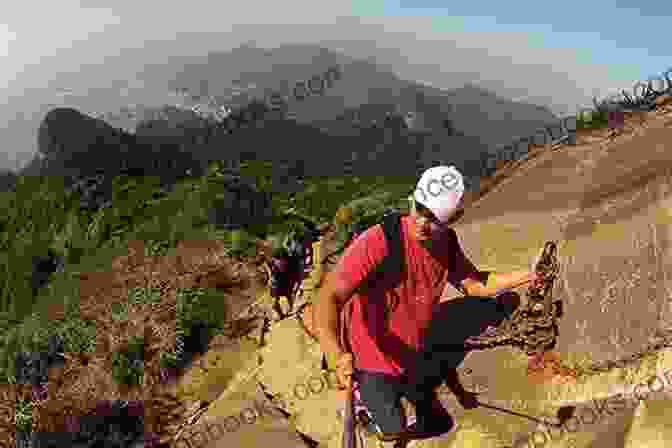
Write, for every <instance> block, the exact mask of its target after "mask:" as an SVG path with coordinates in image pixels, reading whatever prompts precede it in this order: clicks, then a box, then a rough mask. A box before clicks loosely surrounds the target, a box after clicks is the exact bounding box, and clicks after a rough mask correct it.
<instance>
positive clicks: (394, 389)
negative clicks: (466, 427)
mask: <svg viewBox="0 0 672 448" xmlns="http://www.w3.org/2000/svg"><path fill="white" fill-rule="evenodd" d="M356 378H357V382H358V383H359V391H360V394H361V397H362V401H364V403H365V405H366V407H367V409H368V410H369V412H370V413H371V417H372V419H373V424H374V427H375V428H376V430H377V432H378V435H379V436H382V437H383V438H396V437H398V436H400V435H401V434H403V433H405V432H406V428H407V426H408V425H407V421H406V415H405V414H404V409H403V406H402V405H401V401H400V399H401V397H402V396H403V397H405V398H406V399H407V400H409V401H410V402H411V403H413V406H414V407H415V409H416V413H417V423H416V427H415V430H416V431H418V432H421V433H425V434H427V435H428V436H431V435H440V434H444V433H446V432H449V431H450V430H451V429H452V428H453V425H454V421H453V418H452V417H451V415H450V414H449V413H448V412H446V410H445V409H444V408H443V406H442V405H441V403H440V402H439V400H438V399H436V398H435V396H434V394H433V393H432V390H431V389H429V390H421V389H418V388H416V387H415V386H414V385H413V384H411V382H409V381H407V380H406V379H404V377H395V376H391V375H387V374H384V373H378V372H367V371H363V370H357V372H356Z"/></svg>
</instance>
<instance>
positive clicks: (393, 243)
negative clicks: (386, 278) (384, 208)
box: [381, 212, 405, 273]
mask: <svg viewBox="0 0 672 448" xmlns="http://www.w3.org/2000/svg"><path fill="white" fill-rule="evenodd" d="M382 227H383V233H384V234H385V241H387V256H386V257H385V258H384V259H383V261H382V263H381V269H382V271H383V272H399V273H401V272H403V271H404V267H405V266H404V247H403V243H402V240H401V214H400V213H399V212H394V213H390V214H388V215H385V217H384V218H383V222H382Z"/></svg>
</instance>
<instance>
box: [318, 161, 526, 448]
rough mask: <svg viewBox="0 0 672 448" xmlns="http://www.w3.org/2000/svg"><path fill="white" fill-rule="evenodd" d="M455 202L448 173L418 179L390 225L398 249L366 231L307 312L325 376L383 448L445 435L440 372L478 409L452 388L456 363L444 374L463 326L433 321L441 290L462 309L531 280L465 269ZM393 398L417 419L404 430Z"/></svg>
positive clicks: (447, 422) (448, 420)
mask: <svg viewBox="0 0 672 448" xmlns="http://www.w3.org/2000/svg"><path fill="white" fill-rule="evenodd" d="M463 193H464V182H463V177H462V175H461V173H460V172H459V171H458V170H457V169H456V168H455V167H453V166H450V167H447V166H436V167H432V168H430V169H428V170H426V171H425V172H424V173H423V175H422V176H421V177H420V180H419V181H418V184H417V187H416V189H415V191H414V194H413V195H412V196H411V198H409V199H410V201H411V213H410V215H409V216H401V215H400V216H399V217H397V218H395V219H396V221H395V222H396V230H395V232H396V233H397V234H398V235H399V237H398V238H397V240H400V242H398V243H397V244H398V245H395V246H393V244H395V243H394V242H393V241H388V239H389V238H390V237H389V235H390V233H392V232H391V231H390V230H389V229H390V227H389V226H388V225H387V224H383V225H374V226H372V227H370V228H369V229H367V230H366V231H364V233H362V234H361V235H359V237H357V238H356V240H355V241H354V242H353V243H352V244H351V245H350V246H349V247H348V248H347V249H346V250H345V252H344V254H343V256H342V258H341V259H340V261H339V263H338V265H337V266H336V268H335V270H333V271H331V272H329V273H328V274H327V278H326V281H325V284H324V286H323V287H322V288H321V289H320V291H319V297H318V300H317V301H316V303H315V310H314V311H315V314H314V317H315V325H316V328H317V333H318V334H319V340H320V345H321V347H322V350H323V352H324V353H325V354H326V360H330V361H331V362H332V364H333V365H331V366H329V367H330V368H334V367H335V369H336V374H337V378H338V382H339V384H340V385H341V386H342V387H347V388H352V387H353V386H355V387H356V388H355V389H353V392H354V391H357V392H358V394H359V396H360V397H361V400H362V402H363V403H364V404H365V406H366V408H367V409H368V411H369V414H370V416H371V417H372V421H373V423H374V428H375V429H376V433H377V436H378V438H379V439H380V440H383V441H392V440H400V439H401V440H407V439H410V438H424V437H432V436H438V435H440V434H443V433H446V432H448V431H450V430H451V429H452V428H453V426H454V423H453V420H452V417H451V416H450V415H449V414H448V413H447V412H446V411H445V409H444V408H443V406H442V405H441V403H440V402H439V400H438V398H437V397H436V394H435V390H434V388H435V387H436V386H437V385H438V384H436V377H437V371H438V370H440V371H441V373H440V374H441V375H443V374H444V373H445V375H447V377H445V381H446V384H447V385H448V386H449V387H450V389H451V390H452V391H453V393H454V394H455V395H456V396H457V398H458V401H459V402H460V404H461V405H462V406H463V407H465V408H468V409H471V408H474V407H476V406H478V402H477V401H476V396H475V394H473V393H471V392H468V391H466V390H465V389H464V388H463V387H462V386H461V385H460V383H459V381H458V376H457V370H456V368H457V367H458V365H459V362H461V361H459V360H458V363H457V364H458V365H452V363H453V360H454V359H455V358H456V355H455V353H453V352H452V350H455V352H456V353H457V354H458V355H459V354H460V353H459V352H460V350H459V348H460V347H463V341H462V340H459V339H460V337H461V335H460V332H461V325H460V324H461V322H459V319H461V318H463V317H453V319H458V321H452V320H451V316H450V315H449V316H447V317H443V318H439V314H437V315H434V314H433V313H434V311H435V310H437V309H438V308H435V306H438V304H439V303H440V302H444V301H446V300H447V298H445V297H443V296H444V294H445V292H444V289H445V287H446V285H447V283H450V284H452V285H453V286H455V287H456V288H457V289H458V290H460V291H461V292H462V293H463V294H465V295H466V296H467V297H466V298H465V299H467V300H468V299H469V298H474V299H477V298H480V299H479V300H484V299H483V298H489V297H492V296H495V295H496V294H497V293H498V292H500V291H501V290H505V289H512V288H516V287H519V286H522V285H525V284H527V283H529V282H531V281H533V280H534V279H535V274H534V273H533V272H530V271H519V272H509V273H492V272H490V273H487V272H480V271H478V270H477V269H476V267H475V266H474V265H473V264H472V263H471V261H469V259H468V258H467V257H466V256H465V254H464V252H463V251H462V248H461V246H460V243H459V240H458V238H457V235H456V233H455V231H454V230H453V229H452V228H451V227H450V226H451V225H452V224H454V223H455V222H456V220H457V219H459V216H461V215H462V213H463V210H462V204H461V202H462V195H463ZM388 222H390V221H388ZM388 244H389V245H388ZM390 250H392V252H393V254H396V256H397V257H398V258H400V259H401V262H400V266H399V270H400V271H402V272H395V271H394V270H392V269H386V268H387V267H389V266H392V265H391V264H383V262H384V261H385V260H387V259H390V258H389V255H390ZM399 252H400V254H399ZM380 266H383V268H382V269H379V267H380ZM376 271H377V272H376ZM383 271H385V272H383ZM404 271H405V272H404ZM484 274H485V275H484ZM485 300H488V299H485ZM346 305H347V306H346ZM344 309H345V310H346V311H345V312H341V311H342V310H344ZM433 317H435V319H432V318H433ZM427 335H431V338H429V337H428V336H427ZM430 339H431V340H430ZM436 347H441V348H442V350H443V351H441V350H436ZM445 347H451V348H450V349H446V348H445ZM425 350H426V351H425ZM457 358H458V359H459V357H457ZM462 359H463V358H462ZM446 363H448V364H451V365H450V366H446ZM446 371H447V372H446ZM353 379H354V382H353ZM401 396H405V397H406V398H407V399H409V400H410V401H411V402H412V403H413V404H414V407H415V409H416V421H415V423H413V424H412V425H407V424H406V417H405V415H404V412H403V408H402V406H401V403H400V401H399V398H400V397H401Z"/></svg>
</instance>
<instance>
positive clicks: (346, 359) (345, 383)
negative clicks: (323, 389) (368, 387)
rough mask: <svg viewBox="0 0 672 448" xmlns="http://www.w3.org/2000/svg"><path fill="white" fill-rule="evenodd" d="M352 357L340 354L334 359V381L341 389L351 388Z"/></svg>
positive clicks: (350, 354)
mask: <svg viewBox="0 0 672 448" xmlns="http://www.w3.org/2000/svg"><path fill="white" fill-rule="evenodd" d="M352 371H353V356H352V353H341V354H339V355H338V358H337V359H336V380H337V381H338V386H339V387H340V388H341V389H346V388H347V389H350V388H351V387H352Z"/></svg>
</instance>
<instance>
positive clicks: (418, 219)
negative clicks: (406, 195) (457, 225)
mask: <svg viewBox="0 0 672 448" xmlns="http://www.w3.org/2000/svg"><path fill="white" fill-rule="evenodd" d="M463 213H464V210H463V209H462V208H458V209H456V210H455V211H454V212H453V215H452V216H451V218H450V219H449V220H448V221H447V222H444V223H442V222H441V221H439V220H438V219H437V218H436V216H434V214H433V213H432V212H431V210H429V209H428V208H427V207H425V206H424V205H422V204H420V203H418V202H417V201H416V200H415V199H411V216H413V218H414V221H415V231H414V232H413V237H415V239H416V240H417V241H420V242H423V241H431V240H435V239H437V238H438V237H440V236H441V235H443V234H444V233H445V231H446V230H448V229H449V228H450V225H451V224H453V223H454V222H456V221H457V220H458V219H459V218H460V217H461V216H462V214H463Z"/></svg>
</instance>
